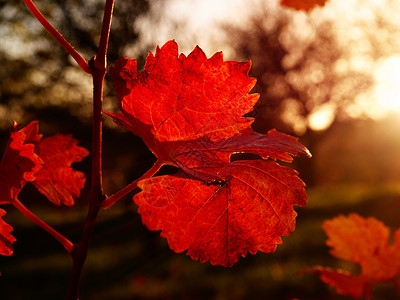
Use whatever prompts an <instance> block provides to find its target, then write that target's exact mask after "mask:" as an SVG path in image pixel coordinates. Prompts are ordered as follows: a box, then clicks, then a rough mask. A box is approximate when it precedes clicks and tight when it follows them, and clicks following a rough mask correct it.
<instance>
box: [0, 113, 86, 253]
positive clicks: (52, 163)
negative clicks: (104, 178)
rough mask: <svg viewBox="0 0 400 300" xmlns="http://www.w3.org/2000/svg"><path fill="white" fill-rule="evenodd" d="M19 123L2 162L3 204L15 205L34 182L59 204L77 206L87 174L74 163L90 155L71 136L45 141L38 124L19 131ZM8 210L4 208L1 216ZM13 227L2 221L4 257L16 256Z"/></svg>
mask: <svg viewBox="0 0 400 300" xmlns="http://www.w3.org/2000/svg"><path fill="white" fill-rule="evenodd" d="M18 127H19V126H18V125H17V124H15V125H14V128H13V130H12V131H11V134H10V139H9V141H8V144H7V146H6V149H5V151H4V154H3V157H2V159H1V161H0V180H1V181H0V204H13V202H15V201H16V200H17V197H18V194H19V193H20V191H21V190H22V188H23V187H24V186H25V184H26V183H27V182H31V183H32V184H33V185H34V186H35V187H36V188H37V189H38V190H39V191H40V192H41V193H42V194H43V195H45V196H46V197H47V199H49V200H50V201H51V202H53V203H54V204H56V205H61V204H64V205H74V199H73V197H76V198H78V197H79V196H80V190H81V189H82V188H83V186H84V185H85V180H86V178H85V174H83V173H82V172H79V171H76V170H73V169H72V168H71V164H72V163H75V162H80V161H81V160H82V159H83V158H84V157H86V156H87V155H89V151H87V150H86V149H85V148H82V147H80V146H77V141H76V140H75V139H73V138H72V137H71V136H70V135H55V136H52V137H47V138H43V136H42V135H41V134H38V122H37V121H34V122H31V123H29V124H28V125H27V126H25V127H24V128H22V129H20V130H18ZM4 215H5V211H4V210H2V209H0V217H2V216H4ZM11 231H12V227H11V226H10V225H8V224H6V223H5V222H4V221H3V220H2V219H1V218H0V254H2V255H12V253H13V247H12V245H13V242H14V241H15V238H14V237H13V236H12V235H11V234H10V232H11Z"/></svg>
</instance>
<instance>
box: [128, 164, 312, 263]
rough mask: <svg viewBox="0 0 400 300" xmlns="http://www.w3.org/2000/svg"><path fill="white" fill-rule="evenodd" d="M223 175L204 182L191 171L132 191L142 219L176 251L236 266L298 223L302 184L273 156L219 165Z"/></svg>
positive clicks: (303, 197) (154, 180)
mask: <svg viewBox="0 0 400 300" xmlns="http://www.w3.org/2000/svg"><path fill="white" fill-rule="evenodd" d="M219 174H220V175H221V176H222V177H225V178H226V180H225V181H221V182H213V183H212V184H206V183H204V182H201V181H199V180H198V179H196V178H193V177H191V176H190V175H187V174H184V173H179V174H178V175H175V176H171V175H166V176H160V177H154V178H150V179H146V180H143V181H141V182H140V184H139V187H140V188H141V189H142V190H143V191H142V192H141V193H139V194H137V195H135V196H134V201H135V202H136V204H138V205H139V213H140V215H141V217H142V221H143V223H144V224H145V225H146V226H147V227H148V228H149V229H150V230H162V231H161V236H162V237H166V238H167V240H168V243H169V245H170V247H171V249H173V250H174V251H176V252H182V251H185V250H188V251H187V255H189V256H190V257H192V258H193V259H195V260H197V259H200V261H201V262H205V261H210V262H211V264H213V265H222V266H232V265H233V264H234V263H235V262H236V261H237V260H238V259H239V257H240V256H243V257H244V256H246V254H247V252H250V253H251V254H255V253H256V252H257V251H259V250H260V251H262V252H266V253H269V252H273V251H275V249H276V245H277V244H279V243H281V242H282V241H281V236H283V235H289V234H290V233H291V232H292V231H293V230H294V228H295V218H296V212H295V211H294V210H293V205H298V206H305V204H306V194H305V191H304V184H303V182H302V181H301V180H299V179H298V178H297V176H296V172H295V171H294V170H292V169H290V168H287V167H283V166H279V165H278V164H277V163H275V162H272V161H263V160H251V161H235V162H233V163H230V164H227V165H226V166H225V167H224V168H223V169H219Z"/></svg>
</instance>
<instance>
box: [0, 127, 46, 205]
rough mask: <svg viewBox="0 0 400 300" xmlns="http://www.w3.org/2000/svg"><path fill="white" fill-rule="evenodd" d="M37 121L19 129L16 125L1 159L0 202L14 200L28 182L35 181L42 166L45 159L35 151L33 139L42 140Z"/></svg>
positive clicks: (6, 202) (5, 202)
mask: <svg viewBox="0 0 400 300" xmlns="http://www.w3.org/2000/svg"><path fill="white" fill-rule="evenodd" d="M37 126H38V125H37V123H34V122H33V123H30V124H29V125H27V126H26V127H25V128H23V129H21V130H19V131H18V125H17V124H15V125H14V129H13V130H12V131H11V134H10V139H9V141H8V144H7V146H6V149H5V150H4V154H3V157H2V159H1V161H0V180H1V181H0V182H1V185H0V204H8V203H11V202H12V200H14V199H15V198H16V197H17V196H18V194H19V192H20V191H21V189H22V188H23V187H24V185H25V184H26V182H28V181H34V180H35V178H36V177H35V175H36V173H37V172H38V171H39V170H40V169H41V168H42V166H43V161H42V160H41V159H40V157H39V156H38V155H37V154H36V153H35V152H34V150H35V145H34V144H33V143H32V142H31V141H32V140H38V139H39V140H40V138H41V136H40V135H38V134H37V132H38V130H37Z"/></svg>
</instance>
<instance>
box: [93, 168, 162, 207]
mask: <svg viewBox="0 0 400 300" xmlns="http://www.w3.org/2000/svg"><path fill="white" fill-rule="evenodd" d="M163 165H164V163H163V162H161V161H159V160H157V161H156V162H155V164H154V165H153V166H152V167H151V168H150V169H149V170H148V171H147V172H146V173H144V174H143V175H142V176H141V177H140V178H138V179H136V180H135V181H133V182H132V183H130V184H128V185H127V186H126V187H124V188H123V189H122V190H120V191H118V192H116V193H115V194H113V195H111V196H110V197H108V198H106V200H104V201H103V202H102V203H101V207H103V208H109V207H110V206H112V205H113V204H115V203H116V202H117V201H118V200H119V199H121V198H122V197H123V196H125V195H126V194H128V193H130V192H132V191H133V190H134V189H135V188H137V185H138V182H139V181H140V180H142V179H146V178H150V177H152V176H153V175H154V174H156V173H157V172H158V170H160V168H161V167H162V166H163Z"/></svg>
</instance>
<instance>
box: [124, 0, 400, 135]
mask: <svg viewBox="0 0 400 300" xmlns="http://www.w3.org/2000/svg"><path fill="white" fill-rule="evenodd" d="M151 5H152V10H151V11H150V14H149V15H151V16H152V17H151V18H150V17H148V16H144V17H142V18H140V19H139V20H138V21H137V23H136V24H135V26H136V28H137V29H138V30H139V31H141V32H142V33H143V34H142V40H141V43H139V45H141V46H142V48H140V47H139V48H138V47H136V48H134V49H131V51H132V53H131V54H132V55H133V56H134V55H135V52H136V53H137V52H138V51H145V49H146V50H147V51H149V50H150V51H152V52H153V51H154V45H155V44H157V45H162V44H164V43H165V42H166V41H167V40H169V39H172V38H173V39H175V40H176V41H177V42H178V44H179V45H180V52H183V53H185V54H187V53H189V52H190V51H191V50H192V49H193V48H194V47H195V46H196V45H200V47H201V48H202V49H203V50H204V51H205V53H206V54H207V55H208V56H211V55H212V54H213V53H214V52H216V51H221V50H222V51H223V52H224V57H225V58H226V59H227V58H228V59H229V57H230V53H231V52H230V47H229V37H228V39H226V38H224V37H223V36H222V35H221V31H220V29H219V28H220V27H219V26H220V24H223V23H228V24H234V25H238V24H239V25H242V26H246V22H247V21H248V19H249V16H251V15H252V13H255V12H257V10H258V8H259V7H260V5H261V6H264V7H265V6H266V7H267V9H269V10H278V9H287V8H282V7H280V6H279V5H278V1H276V0H191V1H187V0H168V1H166V0H164V1H157V0H155V1H153V2H151ZM289 10H290V9H289ZM290 14H291V17H292V18H293V19H294V20H295V23H296V22H297V23H298V24H299V28H303V31H299V32H298V33H297V35H298V36H301V35H302V34H305V33H304V29H305V27H304V26H303V25H304V24H306V23H307V22H312V23H313V24H318V22H320V21H321V20H325V19H328V20H331V21H332V22H333V23H334V26H335V28H336V30H337V32H338V36H339V40H341V41H342V43H343V45H345V46H346V45H351V47H348V48H349V55H350V59H349V60H348V61H347V62H346V63H345V64H343V66H340V65H338V68H340V67H341V68H344V69H345V70H347V71H348V70H363V71H365V72H372V74H373V76H374V79H375V82H376V85H375V87H374V88H373V91H372V92H369V93H368V94H364V95H361V96H359V97H358V98H357V99H356V101H355V104H354V105H352V106H350V107H349V108H348V109H347V110H348V115H349V116H351V117H354V118H357V117H362V116H368V117H372V118H382V117H384V116H386V115H388V114H393V113H395V114H399V116H400V96H399V95H400V19H399V18H398V15H399V14H400V1H397V0H346V1H343V0H328V2H327V3H326V5H325V6H324V7H317V8H316V9H314V10H313V11H312V12H311V13H310V14H309V15H307V14H305V13H304V12H298V11H294V10H292V11H291V12H290ZM377 15H378V17H377ZM379 17H383V18H384V20H385V24H386V23H387V26H388V27H391V28H380V29H379V30H378V29H377V28H374V25H373V24H374V22H378V21H377V18H379ZM371 24H372V25H371ZM370 25H371V26H370ZM388 33H389V34H390V35H391V36H390V38H388V36H387V35H388ZM371 34H372V35H375V36H376V38H377V39H378V40H379V41H380V44H379V45H378V46H371V45H370V44H368V43H367V42H366V40H367V39H368V35H371ZM305 36H306V34H305ZM388 41H390V45H389V42H388ZM397 45H398V47H396V46H397ZM152 47H153V48H152ZM374 47H375V48H374ZM250 59H251V58H250ZM333 109H334V107H332V106H330V105H329V104H328V105H323V106H321V107H320V108H319V109H318V110H316V111H315V112H313V113H312V114H311V116H310V118H309V120H308V122H309V126H310V127H311V128H313V129H316V130H319V129H320V130H323V129H325V128H326V127H328V126H329V125H330V123H331V122H332V120H333V115H334V114H333Z"/></svg>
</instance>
